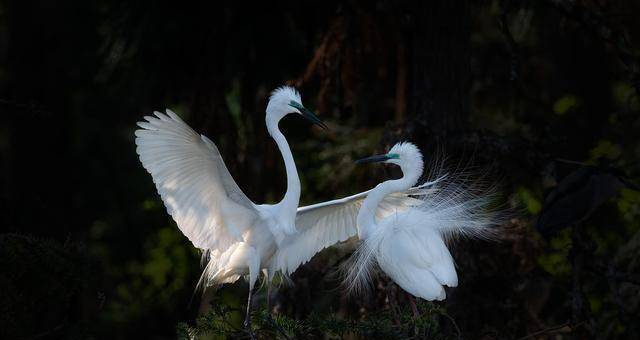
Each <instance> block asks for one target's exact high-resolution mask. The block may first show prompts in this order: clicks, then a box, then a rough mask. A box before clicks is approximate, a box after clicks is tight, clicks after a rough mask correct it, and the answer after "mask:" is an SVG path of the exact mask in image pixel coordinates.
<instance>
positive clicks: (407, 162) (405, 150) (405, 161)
mask: <svg viewBox="0 0 640 340" xmlns="http://www.w3.org/2000/svg"><path fill="white" fill-rule="evenodd" d="M372 162H382V163H391V164H396V165H398V166H400V168H401V169H402V172H403V173H404V174H405V176H406V175H411V174H413V175H416V176H417V177H420V175H422V170H423V166H424V162H423V161H422V153H421V152H420V150H419V149H418V147H417V146H415V145H414V144H413V143H410V142H400V143H396V144H395V145H394V146H393V147H392V148H391V149H390V150H389V152H388V153H386V154H384V155H376V156H371V157H367V158H363V159H359V160H357V161H356V164H362V163H372ZM416 180H417V178H416Z"/></svg>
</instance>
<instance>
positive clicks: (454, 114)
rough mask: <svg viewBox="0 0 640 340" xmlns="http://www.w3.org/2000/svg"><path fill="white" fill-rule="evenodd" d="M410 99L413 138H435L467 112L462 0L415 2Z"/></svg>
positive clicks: (466, 18) (456, 126)
mask: <svg viewBox="0 0 640 340" xmlns="http://www.w3.org/2000/svg"><path fill="white" fill-rule="evenodd" d="M413 7H414V14H413V17H412V20H413V23H412V24H413V26H414V30H413V34H412V37H411V43H412V46H411V48H412V60H411V64H412V67H413V72H411V75H412V76H413V79H412V89H411V94H412V96H411V102H412V106H411V107H412V109H413V113H414V114H415V122H414V125H415V128H416V129H418V131H414V133H411V134H415V135H416V137H419V136H420V135H421V134H423V133H429V134H430V135H431V136H430V137H432V138H433V137H435V138H437V139H440V138H441V137H445V136H446V135H447V134H448V133H450V132H452V131H455V130H460V129H462V128H463V127H464V125H465V123H466V120H467V116H468V114H469V89H470V81H469V80H470V29H471V18H470V13H469V4H468V1H467V0H450V1H417V2H416V3H415V4H414V6H413Z"/></svg>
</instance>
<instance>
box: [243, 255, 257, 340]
mask: <svg viewBox="0 0 640 340" xmlns="http://www.w3.org/2000/svg"><path fill="white" fill-rule="evenodd" d="M248 255H249V257H248V263H247V264H248V266H249V297H248V298H247V314H246V315H245V318H244V327H245V328H246V329H247V330H248V331H249V335H250V336H251V339H255V338H256V336H255V334H253V330H252V329H251V296H252V295H253V287H254V285H255V284H256V280H258V274H259V273H260V257H258V255H257V254H256V252H255V249H254V248H253V247H251V248H249V251H248Z"/></svg>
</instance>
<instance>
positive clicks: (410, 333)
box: [177, 301, 458, 339]
mask: <svg viewBox="0 0 640 340" xmlns="http://www.w3.org/2000/svg"><path fill="white" fill-rule="evenodd" d="M242 313H243V311H242V310H233V309H231V308H228V307H225V306H218V307H216V308H213V309H212V310H210V311H209V312H207V313H206V314H204V315H202V316H200V317H198V318H197V319H196V323H195V325H194V326H189V325H188V324H186V323H181V324H178V327H177V338H178V339H244V338H247V339H248V338H250V337H251V335H250V334H249V332H248V330H247V329H245V328H243V327H242V325H241V322H242V318H241V317H238V316H239V315H242ZM232 314H234V315H232ZM440 318H442V319H446V320H447V321H448V322H450V323H451V322H455V321H453V320H452V319H451V317H450V316H448V315H447V314H446V312H445V311H444V309H442V308H441V307H438V306H436V305H434V304H432V303H429V302H424V301H423V302H419V303H418V304H417V305H416V311H415V312H413V311H411V309H410V308H409V307H408V306H406V307H404V308H400V307H396V308H395V309H393V310H384V311H380V312H377V313H372V314H370V315H366V316H364V317H362V318H360V319H358V320H348V319H344V318H343V317H340V316H338V315H335V314H328V315H320V314H317V313H311V314H310V315H308V316H307V317H306V318H305V319H304V320H296V319H292V318H289V317H287V316H283V315H276V316H272V315H271V314H270V313H269V312H268V311H266V310H264V309H262V310H258V311H254V314H253V315H252V331H253V333H254V336H255V337H257V338H258V339H355V338H361V339H370V338H376V339H378V338H379V339H398V338H399V339H408V338H417V339H421V338H428V339H449V338H451V339H453V338H455V337H454V336H451V337H449V336H446V335H443V334H441V329H440V322H439V319H440ZM451 326H452V327H454V328H456V329H457V327H458V326H457V325H455V324H451Z"/></svg>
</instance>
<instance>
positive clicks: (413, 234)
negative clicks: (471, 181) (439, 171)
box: [346, 143, 497, 300]
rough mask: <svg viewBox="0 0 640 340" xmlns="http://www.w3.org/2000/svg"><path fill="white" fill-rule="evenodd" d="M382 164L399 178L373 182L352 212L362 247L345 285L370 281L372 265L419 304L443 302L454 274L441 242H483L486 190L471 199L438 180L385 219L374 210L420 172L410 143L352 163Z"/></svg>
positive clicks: (489, 217) (488, 222)
mask: <svg viewBox="0 0 640 340" xmlns="http://www.w3.org/2000/svg"><path fill="white" fill-rule="evenodd" d="M366 162H385V163H391V164H396V165H399V166H400V168H401V170H402V173H403V177H402V178H400V179H396V180H388V181H385V182H383V183H380V184H378V185H377V186H376V187H375V188H374V189H373V190H371V191H370V192H369V194H368V196H367V198H366V199H365V200H364V203H363V204H362V207H361V208H360V211H359V212H358V217H357V221H358V237H359V238H360V239H361V240H362V243H361V244H360V246H359V247H358V249H357V250H356V252H355V253H354V255H353V256H354V258H353V259H352V260H353V261H351V268H349V269H348V274H347V278H346V284H347V286H348V287H349V288H350V289H359V288H361V287H362V286H363V285H367V283H368V281H369V280H370V279H371V277H370V273H371V270H372V269H373V268H374V267H375V265H376V264H377V265H378V266H379V268H380V269H381V270H382V271H384V272H385V273H386V274H387V275H388V276H389V277H390V278H391V279H392V280H393V281H394V282H396V283H397V284H398V285H399V286H400V287H402V288H403V289H404V290H405V291H407V292H408V293H410V294H412V295H414V296H417V297H420V298H423V299H425V300H443V299H444V298H445V297H446V294H445V291H444V288H443V286H449V287H455V286H457V284H458V276H457V274H456V269H455V266H454V261H453V258H452V256H451V253H450V252H449V250H448V249H447V245H446V243H445V240H447V239H449V238H450V237H451V236H455V235H459V234H463V235H469V236H476V237H484V238H489V237H491V236H492V235H494V229H492V228H491V226H493V225H495V223H496V222H497V220H496V218H495V216H496V215H495V214H493V213H491V212H489V210H487V204H488V203H489V202H490V200H491V194H490V192H484V193H483V194H481V195H476V194H475V193H473V192H472V191H470V188H465V187H464V186H463V185H462V186H461V184H460V183H455V181H452V180H450V179H448V178H447V177H450V176H443V177H440V178H438V179H436V180H435V181H433V182H430V183H429V184H430V187H429V189H428V190H424V191H423V192H422V193H420V196H419V201H420V203H419V204H416V205H414V206H412V207H411V208H409V209H405V210H404V211H399V212H396V213H393V214H390V215H389V216H387V217H385V218H381V219H380V218H379V219H376V214H375V211H377V210H378V209H379V206H380V205H381V204H383V203H382V202H384V200H385V199H386V197H388V196H389V195H393V194H394V193H398V192H404V191H405V190H407V189H408V188H410V187H411V186H412V185H414V184H415V183H416V182H417V181H418V179H419V178H420V176H421V175H422V172H423V160H422V154H421V153H420V151H419V150H418V148H417V147H416V146H415V145H413V144H411V143H398V144H396V145H394V146H393V147H392V148H391V150H390V151H389V153H387V154H385V155H379V156H372V157H368V158H365V159H362V160H359V161H358V163H366Z"/></svg>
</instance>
